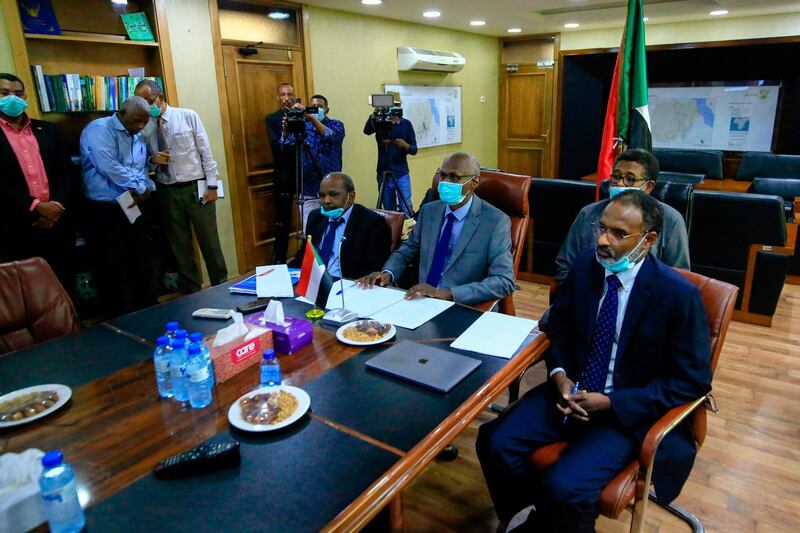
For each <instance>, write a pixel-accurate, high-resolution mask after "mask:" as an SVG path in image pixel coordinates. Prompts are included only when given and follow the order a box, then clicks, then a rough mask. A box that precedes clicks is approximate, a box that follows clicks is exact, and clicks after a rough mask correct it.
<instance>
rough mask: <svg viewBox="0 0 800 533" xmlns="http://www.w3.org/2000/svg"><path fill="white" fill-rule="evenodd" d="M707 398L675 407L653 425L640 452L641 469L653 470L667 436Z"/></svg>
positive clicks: (703, 397)
mask: <svg viewBox="0 0 800 533" xmlns="http://www.w3.org/2000/svg"><path fill="white" fill-rule="evenodd" d="M707 396H708V395H706V396H702V397H700V398H698V399H696V400H694V401H691V402H688V403H684V404H682V405H679V406H677V407H673V408H672V409H670V410H669V411H667V412H666V414H664V416H662V417H661V418H659V419H658V422H656V423H655V424H653V426H652V427H651V428H650V431H648V432H647V435H645V437H644V441H643V442H642V447H641V449H640V450H639V468H640V470H641V469H642V468H646V469H648V470H650V469H652V467H653V461H654V460H655V458H656V451H657V450H658V445H659V444H661V441H662V440H663V439H664V437H666V436H667V434H668V433H669V432H670V431H672V430H673V429H675V427H677V426H678V424H680V423H681V422H683V421H684V420H685V419H686V417H687V416H689V415H690V414H692V413H693V412H694V410H695V409H697V408H698V407H700V406H701V405H703V403H704V402H705V401H706V397H707Z"/></svg>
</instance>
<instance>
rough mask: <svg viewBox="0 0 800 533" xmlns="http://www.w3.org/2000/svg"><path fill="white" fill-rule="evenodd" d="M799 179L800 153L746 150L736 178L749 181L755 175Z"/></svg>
mask: <svg viewBox="0 0 800 533" xmlns="http://www.w3.org/2000/svg"><path fill="white" fill-rule="evenodd" d="M758 176H761V177H765V178H795V179H800V155H786V154H771V153H769V152H747V153H745V154H744V156H742V161H741V163H739V169H738V170H737V171H736V179H737V180H743V181H751V180H752V179H753V178H755V177H758Z"/></svg>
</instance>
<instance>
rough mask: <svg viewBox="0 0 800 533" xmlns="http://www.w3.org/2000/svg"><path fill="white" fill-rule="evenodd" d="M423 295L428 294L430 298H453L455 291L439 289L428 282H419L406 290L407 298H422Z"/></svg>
mask: <svg viewBox="0 0 800 533" xmlns="http://www.w3.org/2000/svg"><path fill="white" fill-rule="evenodd" d="M422 296H427V297H429V298H438V299H439V300H448V301H452V300H453V293H452V292H450V291H448V290H445V289H437V288H436V287H432V286H430V285H428V284H427V283H418V284H416V285H414V286H413V287H411V288H410V289H408V292H406V296H405V299H406V300H411V299H413V298H420V297H422Z"/></svg>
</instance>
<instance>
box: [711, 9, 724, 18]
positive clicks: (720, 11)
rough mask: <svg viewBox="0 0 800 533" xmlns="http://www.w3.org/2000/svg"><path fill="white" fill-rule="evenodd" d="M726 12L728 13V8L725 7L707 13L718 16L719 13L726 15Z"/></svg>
mask: <svg viewBox="0 0 800 533" xmlns="http://www.w3.org/2000/svg"><path fill="white" fill-rule="evenodd" d="M727 14H728V10H727V9H717V10H715V11H711V12H710V13H709V15H711V16H712V17H718V16H720V15H727Z"/></svg>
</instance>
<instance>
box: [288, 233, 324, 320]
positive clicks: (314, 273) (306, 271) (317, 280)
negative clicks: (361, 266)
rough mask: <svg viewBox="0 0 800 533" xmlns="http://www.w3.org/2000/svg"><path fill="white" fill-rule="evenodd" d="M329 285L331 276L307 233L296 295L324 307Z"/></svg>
mask: <svg viewBox="0 0 800 533" xmlns="http://www.w3.org/2000/svg"><path fill="white" fill-rule="evenodd" d="M331 287H333V278H332V277H331V275H330V274H329V273H328V272H327V270H326V269H325V263H324V262H323V261H322V259H321V258H320V256H319V254H318V253H317V250H316V249H315V248H314V245H313V244H312V243H311V235H309V236H308V240H307V241H306V247H305V251H304V252H303V263H302V265H301V267H300V281H299V282H298V283H297V289H296V290H297V295H298V296H302V297H303V298H305V299H306V300H308V301H310V302H314V304H315V305H316V306H317V307H319V308H321V309H325V304H326V303H327V302H328V294H330V292H331Z"/></svg>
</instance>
